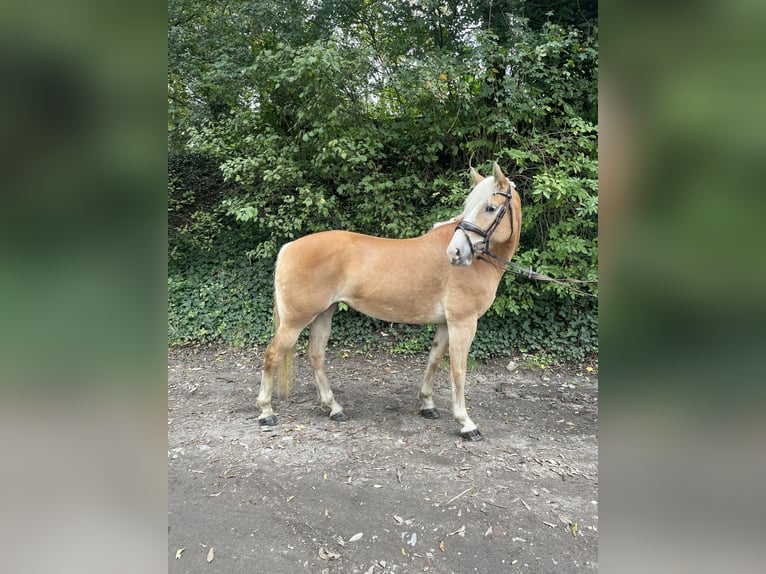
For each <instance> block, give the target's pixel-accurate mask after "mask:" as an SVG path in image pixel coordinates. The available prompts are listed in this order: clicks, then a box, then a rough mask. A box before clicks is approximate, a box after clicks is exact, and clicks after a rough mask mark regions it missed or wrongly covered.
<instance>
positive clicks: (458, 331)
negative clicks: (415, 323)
mask: <svg viewBox="0 0 766 574" xmlns="http://www.w3.org/2000/svg"><path fill="white" fill-rule="evenodd" d="M475 334H476V321H475V320H473V321H470V322H464V323H460V324H457V325H455V324H450V325H449V356H450V377H451V378H452V415H453V416H454V417H455V420H456V421H457V422H458V423H459V424H460V435H461V436H462V437H463V438H464V439H466V440H471V441H477V440H481V433H480V432H479V429H478V428H477V427H476V424H474V422H473V421H472V420H471V417H469V416H468V411H467V410H466V408H465V373H466V366H467V364H468V350H469V349H470V348H471V342H472V341H473V337H474V335H475Z"/></svg>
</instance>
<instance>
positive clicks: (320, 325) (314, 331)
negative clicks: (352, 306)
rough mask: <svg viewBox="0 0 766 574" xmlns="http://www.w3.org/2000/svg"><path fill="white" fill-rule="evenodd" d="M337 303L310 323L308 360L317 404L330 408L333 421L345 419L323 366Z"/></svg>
mask: <svg viewBox="0 0 766 574" xmlns="http://www.w3.org/2000/svg"><path fill="white" fill-rule="evenodd" d="M337 306H338V305H337V303H333V304H332V305H330V306H329V307H328V308H327V309H325V310H324V311H322V312H321V313H320V314H319V315H317V316H316V318H315V319H314V321H313V322H312V323H311V332H310V334H309V360H310V361H311V367H312V368H313V369H314V385H315V386H316V389H317V394H318V395H319V404H320V405H321V406H322V407H324V408H326V409H330V418H331V419H332V420H334V421H344V420H346V415H345V414H344V413H343V409H342V408H341V406H340V405H339V404H338V403H337V402H336V401H335V397H334V396H333V394H332V389H330V383H329V382H328V381H327V372H326V371H325V366H324V356H325V348H326V347H327V341H328V340H329V339H330V328H331V327H332V316H333V313H335V309H336V308H337Z"/></svg>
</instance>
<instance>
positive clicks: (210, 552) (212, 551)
mask: <svg viewBox="0 0 766 574" xmlns="http://www.w3.org/2000/svg"><path fill="white" fill-rule="evenodd" d="M213 558H215V548H213V547H212V546H211V547H210V550H208V551H207V563H208V564H210V563H211V562H212V561H213ZM224 562H226V560H224Z"/></svg>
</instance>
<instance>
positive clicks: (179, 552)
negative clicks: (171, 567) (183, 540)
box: [176, 548, 186, 560]
mask: <svg viewBox="0 0 766 574" xmlns="http://www.w3.org/2000/svg"><path fill="white" fill-rule="evenodd" d="M184 550H186V548H179V549H178V550H176V560H178V559H179V558H180V557H181V554H183V552H184Z"/></svg>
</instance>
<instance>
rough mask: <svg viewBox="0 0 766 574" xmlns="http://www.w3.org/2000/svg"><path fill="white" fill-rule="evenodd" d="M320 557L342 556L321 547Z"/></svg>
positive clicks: (325, 558)
mask: <svg viewBox="0 0 766 574" xmlns="http://www.w3.org/2000/svg"><path fill="white" fill-rule="evenodd" d="M319 557H320V558H321V559H322V560H337V559H338V558H340V554H336V553H335V552H328V551H327V550H325V549H324V548H321V547H320V548H319Z"/></svg>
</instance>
